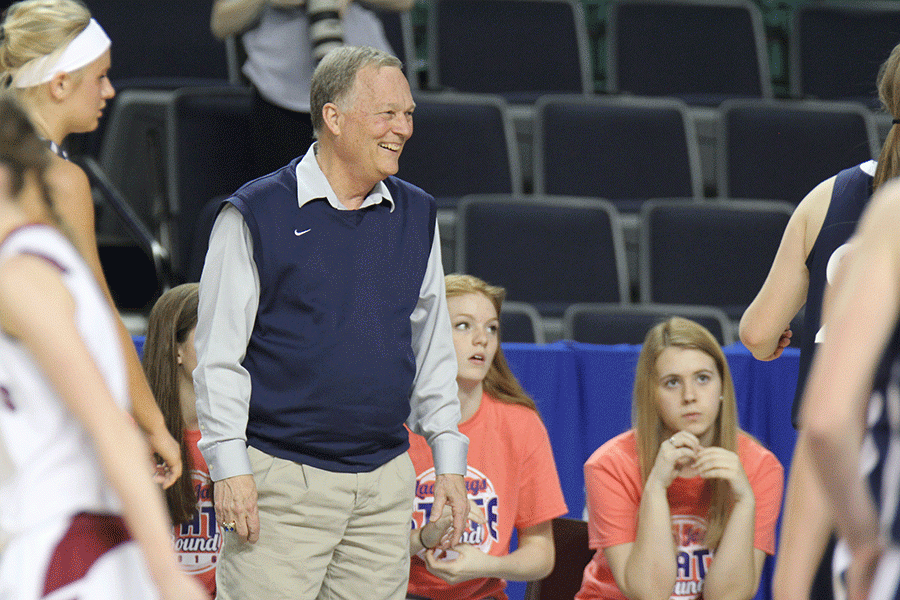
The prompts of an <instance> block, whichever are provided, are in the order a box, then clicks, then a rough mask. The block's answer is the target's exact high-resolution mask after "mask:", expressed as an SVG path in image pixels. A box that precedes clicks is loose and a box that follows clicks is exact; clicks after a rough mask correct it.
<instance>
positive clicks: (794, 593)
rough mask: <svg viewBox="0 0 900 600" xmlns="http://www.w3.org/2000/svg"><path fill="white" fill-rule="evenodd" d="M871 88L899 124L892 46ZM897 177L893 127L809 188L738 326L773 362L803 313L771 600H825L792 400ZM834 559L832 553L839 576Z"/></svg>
mask: <svg viewBox="0 0 900 600" xmlns="http://www.w3.org/2000/svg"><path fill="white" fill-rule="evenodd" d="M877 87H878V94H879V98H880V99H881V103H882V106H883V108H884V111H885V112H886V113H887V114H889V115H891V116H892V117H893V119H894V122H895V123H896V122H897V121H896V120H897V119H898V118H900V45H898V46H896V47H895V48H894V49H893V51H892V52H891V55H890V56H889V57H888V59H887V60H886V61H885V62H884V64H882V66H881V70H880V72H879V76H878V81H877ZM898 174H900V131H898V129H897V126H896V125H894V126H893V127H892V128H891V130H890V132H889V133H888V136H887V139H886V140H885V142H884V145H883V147H882V149H881V154H880V155H879V157H878V161H877V162H876V161H874V160H870V161H866V162H864V163H862V164H859V165H856V166H853V167H850V168H848V169H845V170H843V171H841V172H840V173H838V174H837V175H835V176H833V177H830V178H828V179H826V180H825V181H823V182H822V183H820V184H819V185H817V186H816V187H815V188H813V190H812V191H810V192H809V194H807V196H806V197H805V198H804V199H803V201H802V202H800V204H799V205H798V206H797V209H796V210H795V211H794V214H793V215H792V216H791V220H790V222H789V223H788V225H787V228H786V229H785V232H784V236H783V238H782V240H781V245H780V246H779V248H778V252H777V254H776V256H775V260H774V262H773V263H772V268H771V270H770V271H769V275H768V277H767V278H766V281H765V282H764V283H763V286H762V289H760V291H759V293H758V294H757V296H756V298H755V299H754V300H753V302H752V303H751V304H750V306H749V307H748V308H747V311H746V312H745V313H744V315H743V317H742V318H741V325H740V334H741V341H742V342H743V343H744V345H746V346H747V347H748V348H749V349H750V351H751V352H752V353H753V355H754V356H755V357H756V358H758V359H760V360H773V359H775V358H778V357H779V356H780V355H781V353H782V351H783V349H784V348H785V347H786V346H787V345H788V343H789V342H790V339H791V336H792V335H793V332H792V331H791V330H790V323H791V319H793V318H794V316H795V315H796V314H797V311H799V310H800V309H801V308H803V307H804V306H805V311H804V319H803V337H802V345H801V348H800V372H799V373H798V377H797V392H796V395H795V398H794V406H793V410H792V417H793V424H794V426H795V427H797V428H798V431H799V436H798V438H797V444H796V446H795V448H794V456H793V459H792V464H791V468H790V473H791V476H790V481H789V483H788V491H787V495H786V499H785V507H784V519H783V522H782V529H781V541H780V545H779V548H778V561H777V563H776V567H775V576H774V579H773V593H774V596H775V598H776V600H806V599H807V598H809V597H810V595H812V597H814V598H816V599H817V600H829V599H830V598H832V577H831V571H832V552H833V546H834V538H833V536H831V535H830V534H831V530H832V521H831V519H830V515H829V514H828V509H827V506H826V504H825V501H824V495H823V494H824V491H823V488H822V483H821V482H819V481H818V480H817V479H816V478H815V477H814V476H813V474H812V470H811V466H810V460H811V456H810V454H809V450H808V448H807V436H806V435H805V432H804V431H803V429H802V427H801V422H800V419H799V414H800V410H801V403H800V398H801V397H802V394H803V389H804V385H805V383H806V378H807V375H808V373H809V367H810V364H811V363H812V360H813V355H814V354H815V352H816V348H817V347H818V346H819V345H820V344H821V342H823V341H824V340H825V339H826V337H827V331H826V330H827V328H826V326H825V321H824V320H823V319H822V318H821V313H822V300H823V298H824V296H825V291H826V289H827V288H828V286H829V285H830V284H831V283H832V282H833V281H834V274H835V273H836V271H837V266H838V265H839V264H840V261H841V258H842V257H843V256H844V255H845V254H846V252H847V249H848V248H849V245H848V240H849V238H850V236H851V235H852V233H853V231H854V230H855V229H856V225H857V222H858V221H859V218H860V215H861V214H862V212H863V210H864V209H865V207H866V205H867V204H868V202H869V198H870V197H871V196H872V193H873V191H874V190H877V189H878V188H879V186H881V185H882V184H883V183H884V182H885V181H887V180H888V179H891V178H892V177H896V176H897V175H898ZM829 537H831V541H830V542H829ZM823 555H824V556H823ZM841 555H842V553H841V552H839V553H838V560H837V562H838V567H839V568H840V564H841V558H840V557H841ZM820 559H821V564H820ZM817 565H819V566H818V571H817V569H816V567H817Z"/></svg>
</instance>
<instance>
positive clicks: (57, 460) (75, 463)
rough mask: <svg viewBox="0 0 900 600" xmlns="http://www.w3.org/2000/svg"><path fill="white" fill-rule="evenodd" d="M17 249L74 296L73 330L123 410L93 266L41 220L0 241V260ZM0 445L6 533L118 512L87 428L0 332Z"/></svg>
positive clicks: (122, 377) (106, 312)
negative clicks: (41, 263) (42, 264)
mask: <svg viewBox="0 0 900 600" xmlns="http://www.w3.org/2000/svg"><path fill="white" fill-rule="evenodd" d="M23 254H25V255H31V256H36V257H39V258H42V259H44V260H46V261H47V263H48V264H50V265H52V266H53V267H54V268H56V269H58V270H59V273H60V276H61V277H62V280H63V282H64V284H65V286H66V288H67V289H68V290H69V293H71V294H72V297H73V298H74V301H75V306H76V321H77V328H78V331H79V332H80V333H81V337H82V338H83V340H84V343H85V344H86V345H87V347H88V349H89V351H90V353H91V355H92V356H93V358H94V361H95V362H96V364H97V366H98V367H99V369H100V371H101V373H102V375H103V377H104V379H105V380H106V383H107V386H108V387H109V389H110V391H111V392H112V395H113V397H114V398H115V400H116V402H117V403H118V404H119V406H121V407H122V410H126V411H127V410H129V408H130V401H129V396H128V380H127V373H126V370H125V363H124V358H123V356H122V349H121V345H120V341H119V335H118V331H117V329H116V323H115V321H114V317H113V315H112V313H111V311H110V307H109V303H108V302H107V300H106V297H105V296H104V295H103V292H102V291H101V289H100V287H99V285H98V284H97V281H96V280H95V278H94V276H93V273H92V272H91V271H90V269H89V268H88V267H87V265H86V264H85V262H84V261H83V260H82V258H81V256H80V255H79V254H78V252H77V251H76V250H75V248H74V247H73V246H72V244H71V243H69V241H68V240H66V239H65V237H63V236H62V235H61V234H60V233H59V232H58V231H57V230H56V229H53V228H52V227H48V226H45V225H27V226H24V227H21V228H19V229H16V230H14V231H13V232H12V233H10V234H9V236H7V238H6V239H4V240H2V241H0V262H3V261H6V260H9V259H10V258H13V257H15V256H19V255H23ZM69 385H72V386H77V385H79V382H78V381H74V380H73V381H70V382H69ZM0 446H2V449H0V453H3V454H6V457H7V458H8V461H7V469H6V470H7V472H6V473H3V474H2V480H0V530H2V531H3V534H4V535H5V536H6V537H15V536H16V535H17V534H19V533H21V532H24V531H28V530H29V529H31V528H33V527H36V526H39V525H41V524H42V523H44V522H46V521H48V520H55V519H57V518H59V517H64V516H71V515H75V514H78V513H81V512H85V511H86V512H96V513H118V512H119V502H118V499H117V498H116V495H115V493H114V492H113V489H112V486H110V485H109V484H108V483H107V481H106V478H105V477H104V475H103V473H102V470H101V466H100V463H99V460H98V459H97V456H96V454H95V452H94V449H93V446H92V444H91V441H90V439H89V437H88V434H87V433H86V432H85V430H84V429H83V428H82V426H81V424H80V423H79V422H78V421H77V420H76V419H75V417H73V416H72V415H71V414H70V413H69V412H68V410H67V409H66V406H65V404H64V403H63V401H62V399H61V398H60V397H59V396H58V394H57V393H56V391H55V390H54V389H53V387H52V386H51V384H50V382H49V381H48V380H47V378H46V377H45V376H44V374H43V372H42V371H41V370H40V369H39V368H38V365H37V364H35V361H34V359H33V357H32V356H31V354H30V353H29V352H28V350H27V349H25V348H24V346H23V345H22V344H20V343H19V341H18V340H15V339H12V338H10V337H8V336H6V335H3V334H2V333H0ZM10 471H11V472H10Z"/></svg>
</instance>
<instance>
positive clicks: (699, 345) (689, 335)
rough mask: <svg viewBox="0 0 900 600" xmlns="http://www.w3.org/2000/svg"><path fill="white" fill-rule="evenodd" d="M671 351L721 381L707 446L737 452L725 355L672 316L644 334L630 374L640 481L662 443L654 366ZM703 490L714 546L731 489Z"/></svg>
mask: <svg viewBox="0 0 900 600" xmlns="http://www.w3.org/2000/svg"><path fill="white" fill-rule="evenodd" d="M671 347H676V348H688V349H693V350H699V351H701V352H703V353H704V354H707V355H708V356H710V357H711V358H712V359H713V361H714V362H715V364H716V369H717V370H718V372H719V377H720V379H721V380H722V403H721V406H720V408H719V414H718V416H717V417H716V421H715V423H714V424H713V425H712V427H713V437H712V442H711V445H713V446H719V447H721V448H724V449H726V450H730V451H732V452H737V437H738V432H739V429H738V418H737V401H736V399H735V394H734V383H733V382H732V379H731V371H730V370H729V368H728V361H727V360H726V359H725V354H724V353H723V352H722V348H721V347H720V346H719V343H718V342H717V341H716V338H715V337H713V335H712V334H711V333H710V332H709V330H707V329H706V328H705V327H703V326H702V325H700V324H699V323H696V322H694V321H691V320H689V319H684V318H681V317H672V318H670V319H668V320H666V321H663V322H662V323H659V324H658V325H656V326H654V327H653V328H652V329H651V330H650V331H649V332H647V337H646V338H645V339H644V345H643V347H642V348H641V353H640V356H639V357H638V363H637V369H636V371H635V377H634V397H633V403H632V424H633V427H634V430H635V436H636V438H637V447H638V457H639V460H640V465H641V477H642V479H643V481H644V482H646V481H647V477H648V476H649V475H650V471H651V470H652V469H653V465H654V463H655V462H656V455H657V453H658V452H659V447H660V445H661V444H662V443H663V441H665V439H664V436H665V433H664V429H665V425H664V423H663V421H662V418H661V417H660V414H659V409H658V407H657V402H656V388H657V387H658V381H659V375H658V373H657V371H656V361H657V359H658V358H659V355H660V354H662V352H663V351H664V350H665V349H666V348H671ZM706 487H707V489H706V491H705V494H706V495H708V497H709V498H710V503H709V514H708V515H707V522H708V527H707V533H706V542H707V544H708V545H709V546H710V547H714V546H715V545H716V544H718V543H719V540H720V539H721V537H722V532H723V530H724V529H725V522H726V521H727V519H728V514H729V513H730V511H731V490H730V487H729V485H728V483H727V482H726V481H723V480H721V479H715V480H710V481H707V482H706Z"/></svg>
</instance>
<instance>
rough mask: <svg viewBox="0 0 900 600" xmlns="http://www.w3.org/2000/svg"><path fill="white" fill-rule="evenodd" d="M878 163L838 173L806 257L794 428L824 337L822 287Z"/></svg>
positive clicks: (868, 191) (842, 248)
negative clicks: (806, 272) (817, 352)
mask: <svg viewBox="0 0 900 600" xmlns="http://www.w3.org/2000/svg"><path fill="white" fill-rule="evenodd" d="M876 165H877V163H876V162H875V161H874V160H870V161H866V162H864V163H862V164H859V165H857V166H855V167H851V168H849V169H844V170H843V171H841V172H840V173H838V174H837V176H836V178H835V181H834V191H833V192H832V194H831V203H830V204H829V206H828V213H827V214H826V215H825V221H824V222H823V223H822V229H821V230H820V231H819V235H818V237H817V238H816V241H815V243H814V244H813V247H812V250H811V251H810V253H809V256H808V257H807V258H806V268H807V270H808V271H809V289H808V291H807V294H806V312H805V315H804V319H803V341H802V343H801V347H800V369H799V372H798V374H797V392H796V395H795V396H794V406H793V409H792V410H791V420H792V422H793V424H794V427H797V425H798V422H797V421H798V417H799V413H800V401H801V399H802V398H803V389H804V388H805V387H806V377H807V376H808V375H809V367H810V365H811V364H812V359H813V355H814V354H815V351H816V344H817V343H819V342H821V341H822V340H823V339H824V336H825V326H824V325H823V324H822V323H821V317H822V298H823V297H824V295H825V288H826V286H827V285H828V283H829V282H830V281H831V280H832V279H833V278H834V275H835V273H836V271H837V265H838V263H839V262H840V259H841V257H842V256H843V255H844V253H845V251H846V249H847V246H846V243H847V240H848V239H850V236H851V235H853V232H854V231H856V224H857V222H858V221H859V217H860V215H861V214H862V212H863V209H865V207H866V204H868V202H869V198H870V197H871V196H872V177H873V176H874V175H875V167H876Z"/></svg>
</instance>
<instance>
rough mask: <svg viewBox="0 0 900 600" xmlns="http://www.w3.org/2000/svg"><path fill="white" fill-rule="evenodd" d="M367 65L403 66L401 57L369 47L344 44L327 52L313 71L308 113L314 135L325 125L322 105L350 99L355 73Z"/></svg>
mask: <svg viewBox="0 0 900 600" xmlns="http://www.w3.org/2000/svg"><path fill="white" fill-rule="evenodd" d="M365 67H375V68H378V69H380V68H382V67H396V68H398V69H402V68H403V63H402V62H400V59H399V58H397V57H395V56H392V55H390V54H388V53H387V52H384V51H382V50H377V49H375V48H370V47H368V46H363V47H356V46H341V47H339V48H335V49H334V50H332V51H330V52H329V53H328V54H326V55H325V56H324V57H323V58H322V60H321V62H319V66H317V67H316V70H315V71H314V72H313V76H312V81H311V82H310V92H309V105H310V106H309V112H310V116H311V118H312V128H313V136H314V137H318V133H319V131H321V130H322V127H324V126H325V122H324V120H323V119H322V108H324V107H325V105H326V104H328V103H329V102H333V103H334V104H338V105H340V104H341V103H342V102H344V101H345V100H346V99H347V96H348V95H349V94H350V92H351V90H352V89H353V84H354V82H355V81H356V74H357V73H359V71H360V70H362V69H363V68H365Z"/></svg>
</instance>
